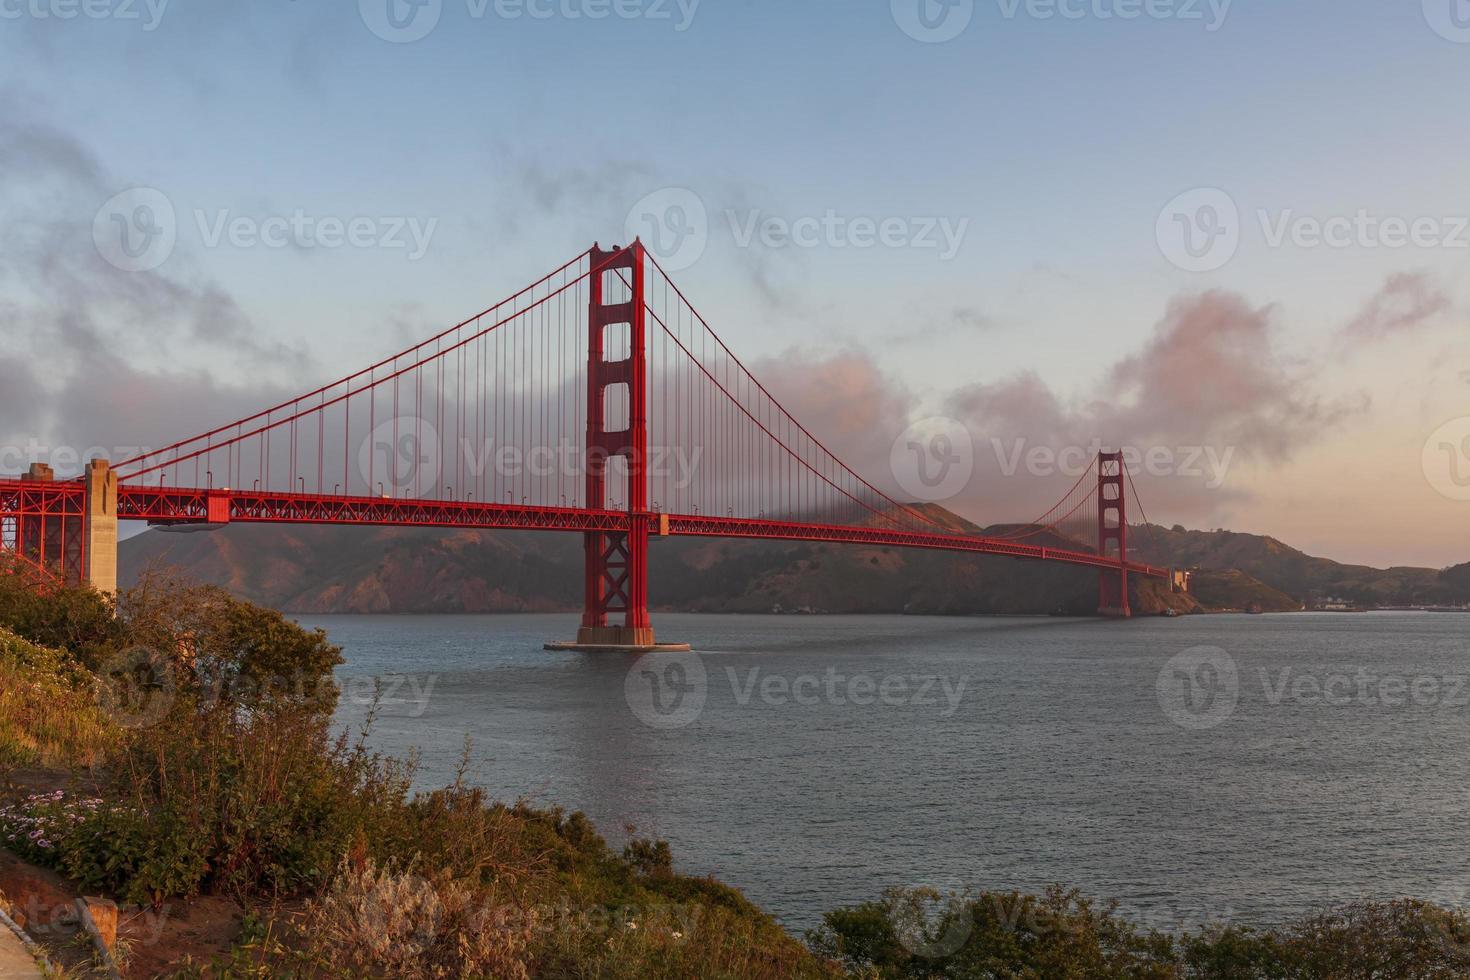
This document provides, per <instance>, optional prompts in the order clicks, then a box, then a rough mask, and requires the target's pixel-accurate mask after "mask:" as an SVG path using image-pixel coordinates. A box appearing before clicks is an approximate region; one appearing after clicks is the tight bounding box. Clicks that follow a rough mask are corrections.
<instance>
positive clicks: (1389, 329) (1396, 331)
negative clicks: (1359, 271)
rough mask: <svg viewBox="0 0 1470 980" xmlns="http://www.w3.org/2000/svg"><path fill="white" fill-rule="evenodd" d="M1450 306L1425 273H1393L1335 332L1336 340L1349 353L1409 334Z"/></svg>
mask: <svg viewBox="0 0 1470 980" xmlns="http://www.w3.org/2000/svg"><path fill="white" fill-rule="evenodd" d="M1450 305H1451V304H1450V298H1449V297H1448V296H1447V295H1445V293H1444V292H1443V291H1442V290H1441V289H1440V288H1439V287H1438V286H1437V285H1436V284H1435V283H1434V281H1433V279H1432V278H1431V277H1430V276H1429V275H1428V274H1427V273H1423V272H1399V273H1395V274H1394V275H1392V276H1389V277H1388V281H1387V282H1385V283H1384V284H1383V288H1381V289H1379V290H1378V292H1377V293H1375V294H1373V296H1372V298H1371V299H1369V300H1368V302H1367V303H1366V304H1365V305H1364V306H1363V308H1362V310H1360V311H1359V312H1358V314H1357V316H1355V317H1353V319H1352V320H1351V321H1349V322H1348V323H1347V325H1346V326H1344V327H1343V328H1342V329H1341V330H1340V331H1339V332H1338V341H1339V343H1340V344H1342V345H1344V346H1345V347H1348V348H1349V349H1350V350H1351V349H1352V348H1356V347H1357V346H1359V345H1361V344H1364V343H1369V342H1373V341H1378V340H1385V339H1388V338H1390V337H1394V336H1399V335H1402V334H1406V333H1411V332H1413V331H1415V330H1418V329H1420V328H1421V327H1423V326H1425V325H1426V324H1427V323H1428V322H1429V321H1430V320H1432V319H1433V318H1434V317H1436V316H1438V315H1439V314H1440V313H1443V312H1444V311H1446V310H1448V309H1449V308H1450Z"/></svg>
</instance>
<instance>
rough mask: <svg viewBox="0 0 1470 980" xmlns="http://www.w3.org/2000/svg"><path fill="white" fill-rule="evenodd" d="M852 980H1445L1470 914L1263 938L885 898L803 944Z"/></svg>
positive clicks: (1041, 899) (1075, 898)
mask: <svg viewBox="0 0 1470 980" xmlns="http://www.w3.org/2000/svg"><path fill="white" fill-rule="evenodd" d="M808 940H809V942H810V943H811V946H812V948H813V950H814V951H816V952H817V953H819V954H822V955H825V956H829V957H831V958H833V959H835V960H838V961H840V962H841V963H842V964H843V965H844V966H845V967H846V968H847V969H848V970H849V971H850V972H851V973H852V974H854V975H858V976H866V977H874V978H884V980H939V978H944V980H982V978H983V980H990V978H996V977H1038V978H1040V977H1047V978H1051V977H1057V978H1076V980H1089V978H1144V980H1147V978H1181V980H1183V978H1196V980H1321V978H1333V980H1338V978H1341V980H1379V978H1382V980H1390V978H1393V980H1397V978H1421V980H1440V978H1444V980H1450V978H1463V977H1467V976H1470V914H1467V913H1466V912H1465V911H1464V910H1451V909H1445V908H1441V907H1439V906H1436V905H1431V904H1429V903H1426V902H1418V901H1413V900H1409V899H1403V900H1399V901H1394V902H1381V903H1375V902H1360V903H1356V904H1352V905H1348V906H1346V907H1344V908H1341V909H1336V910H1333V911H1330V912H1326V913H1322V914H1320V915H1314V916H1309V917H1306V918H1303V919H1300V920H1298V921H1295V922H1292V923H1290V924H1288V925H1286V926H1285V927H1282V928H1280V929H1274V930H1254V929H1247V928H1240V927H1225V926H1213V927H1207V928H1205V929H1203V930H1200V931H1198V932H1196V933H1193V934H1190V935H1186V936H1173V935H1168V934H1165V933H1160V932H1157V931H1154V930H1148V929H1142V928H1140V927H1138V926H1135V925H1132V924H1130V923H1128V922H1125V921H1123V920H1122V919H1121V918H1119V917H1118V916H1117V915H1116V913H1115V909H1114V908H1113V907H1110V906H1107V907H1104V906H1099V905H1097V904H1096V903H1094V902H1091V901H1089V900H1087V899H1085V898H1083V897H1081V896H1080V895H1078V894H1077V893H1076V892H1072V891H1064V890H1063V889H1061V888H1052V889H1050V890H1048V891H1047V892H1046V893H1045V894H1044V895H1040V896H1037V895H1023V894H1019V893H1016V892H979V893H967V894H960V895H956V894H941V893H938V892H935V891H931V890H927V889H906V890H894V891H890V892H887V893H885V894H884V896H883V898H882V899H881V900H880V901H876V902H867V903H864V904H862V905H858V906H854V907H851V908H845V909H839V910H837V911H835V912H831V913H828V914H827V915H826V916H825V917H824V924H823V926H822V927H821V928H819V929H816V930H814V931H813V932H812V933H811V934H810V935H809V937H808Z"/></svg>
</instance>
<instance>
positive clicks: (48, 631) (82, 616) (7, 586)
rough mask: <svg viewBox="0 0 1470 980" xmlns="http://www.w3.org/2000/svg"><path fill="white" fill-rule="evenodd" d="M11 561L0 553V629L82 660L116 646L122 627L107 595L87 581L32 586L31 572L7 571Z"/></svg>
mask: <svg viewBox="0 0 1470 980" xmlns="http://www.w3.org/2000/svg"><path fill="white" fill-rule="evenodd" d="M11 561H14V559H12V558H8V557H6V556H0V628H3V629H7V630H9V631H11V632H13V633H15V634H16V635H17V636H20V637H23V638H24V639H27V640H30V641H31V642H32V643H37V644H40V645H41V646H44V647H54V648H59V649H64V650H68V651H70V652H71V653H72V654H74V655H75V656H76V657H78V658H79V659H80V660H81V661H82V662H83V663H86V664H88V665H90V664H92V663H94V662H96V660H97V659H99V658H100V657H101V656H103V655H104V654H105V652H106V651H108V650H110V649H113V648H115V647H116V645H117V644H118V642H119V638H120V636H121V629H122V628H121V624H119V623H118V621H117V618H116V617H115V616H114V615H113V604H112V601H111V600H109V599H108V598H107V597H106V596H104V595H103V594H102V593H100V592H98V591H96V590H95V589H92V588H90V587H87V586H68V587H65V588H54V589H46V590H38V589H37V588H36V584H35V580H34V578H32V577H31V576H29V575H25V574H11V571H12V569H10V568H9V567H5V566H6V565H7V563H9V562H11Z"/></svg>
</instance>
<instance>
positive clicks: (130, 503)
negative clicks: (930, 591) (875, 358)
mask: <svg viewBox="0 0 1470 980" xmlns="http://www.w3.org/2000/svg"><path fill="white" fill-rule="evenodd" d="M354 439H355V440H356V442H354ZM354 446H356V447H357V451H356V452H354ZM465 447H478V449H479V452H466V451H465ZM489 454H493V455H494V456H495V463H494V465H487V455H489ZM568 459H570V460H572V461H574V465H565V463H566V461H567V460H568ZM672 459H678V460H683V461H684V463H685V465H682V466H671V465H669V461H670V460H672ZM1130 496H1131V497H1132V498H1133V500H1134V502H1135V503H1136V498H1137V493H1136V488H1134V487H1133V484H1132V480H1131V477H1130V476H1129V474H1128V471H1127V467H1126V464H1125V462H1124V457H1123V454H1122V453H1119V452H1113V453H1108V452H1104V453H1100V454H1099V455H1098V456H1097V458H1096V459H1095V460H1094V461H1093V463H1092V466H1091V468H1090V469H1089V470H1088V472H1086V473H1084V474H1083V476H1082V477H1081V478H1080V479H1079V480H1078V481H1077V483H1076V484H1075V485H1074V486H1073V487H1072V489H1071V490H1070V491H1068V493H1067V494H1066V495H1065V496H1064V497H1063V498H1062V499H1061V500H1060V501H1058V502H1057V503H1056V504H1055V505H1054V506H1052V507H1051V508H1049V509H1048V510H1047V511H1046V512H1045V513H1044V514H1042V515H1041V516H1040V517H1037V518H1034V519H1032V520H1029V521H1027V522H1025V523H1022V524H1019V525H1008V526H1007V530H1005V531H1004V532H1003V533H997V534H993V535H976V534H972V533H965V531H963V530H959V529H956V527H955V525H954V524H953V523H952V522H946V521H945V520H943V519H942V518H941V517H940V516H936V515H935V514H934V513H932V512H931V511H929V510H927V509H926V508H924V507H923V506H920V505H914V504H906V503H901V502H899V501H898V500H895V499H893V498H892V497H891V496H889V495H888V494H886V493H884V492H883V491H881V490H879V489H878V488H877V487H875V486H874V485H873V484H872V483H870V482H869V481H868V480H866V479H864V478H863V477H862V476H860V475H859V474H857V473H856V472H854V471H853V470H852V469H851V468H849V467H848V466H847V465H846V464H844V463H843V462H842V461H841V460H840V459H838V457H837V456H836V455H834V454H833V453H832V452H831V451H830V450H829V449H828V448H827V446H826V445H824V444H823V443H822V441H821V440H820V439H818V438H817V437H816V436H814V435H813V434H812V433H811V432H810V431H808V430H807V429H806V428H805V427H803V425H802V424H801V422H800V421H799V420H798V419H796V418H794V417H793V416H792V415H791V413H790V412H788V411H787V410H786V409H785V408H784V407H783V406H782V405H781V403H780V402H779V401H777V399H776V398H775V397H774V396H773V395H772V394H771V393H770V392H769V391H768V390H767V389H766V388H765V387H764V386H763V385H762V384H761V383H760V381H759V380H758V379H757V378H756V377H754V376H753V375H752V374H751V372H750V371H749V370H748V369H747V368H746V366H745V365H744V364H743V363H742V362H741V361H740V359H739V358H738V357H736V356H735V354H734V353H733V352H732V351H731V350H730V348H729V347H727V346H726V344H725V342H724V341H723V340H722V339H721V338H720V336H719V335H718V334H717V333H716V332H715V331H714V330H713V328H711V327H710V325H709V324H708V323H707V322H706V321H705V319H704V318H703V317H702V316H700V314H699V312H698V311H697V310H696V309H695V307H694V306H693V304H692V303H690V301H689V300H688V298H687V297H686V296H685V295H684V294H683V293H682V292H681V291H680V290H679V288H678V287H677V286H676V285H675V284H674V283H673V281H672V280H671V279H670V278H669V276H668V275H667V274H666V273H665V272H664V270H663V269H662V268H661V267H660V266H659V264H658V261H657V259H656V258H655V257H654V256H653V255H651V254H650V253H649V252H648V250H647V249H646V248H645V247H644V246H643V244H642V243H641V242H639V241H634V242H633V243H632V244H630V245H626V246H622V247H614V248H611V249H606V250H604V249H602V248H600V247H598V246H596V245H594V246H593V247H592V248H591V249H589V250H588V251H586V252H584V253H582V254H580V255H578V256H576V257H575V258H573V259H572V260H571V261H569V262H567V263H566V264H564V265H562V266H561V267H560V268H558V269H556V270H555V271H553V272H552V273H550V274H549V275H547V276H545V277H543V278H542V279H540V280H538V281H537V282H535V283H532V284H531V285H529V286H527V287H526V288H524V289H522V290H521V291H519V292H517V293H515V294H514V295H512V296H510V297H508V298H507V299H505V300H502V301H501V302H499V303H497V304H496V305H494V306H492V307H490V308H489V309H486V310H484V311H482V312H481V313H479V314H476V315H475V316H473V317H471V318H469V319H467V320H464V321H462V322H460V323H458V324H456V325H454V326H452V327H450V328H449V329H447V330H444V331H442V332H440V333H439V334H437V335H435V336H433V337H430V338H429V339H428V340H425V341H423V342H422V343H419V344H417V345H415V346H413V347H410V348H408V349H407V350H404V351H402V352H400V353H398V354H395V355H393V356H392V357H389V358H385V359H384V360H381V361H379V362H377V363H376V364H373V365H371V366H370V367H367V368H364V369H362V370H360V371H357V372H356V373H354V374H351V375H348V376H347V377H344V378H341V379H339V380H337V381H334V382H332V383H331V384H327V385H323V386H322V387H319V388H317V389H315V390H314V391H311V392H308V393H306V394H303V395H301V396H299V397H296V398H293V399H291V400H290V401H286V402H282V403H280V404H278V405H275V406H274V407H271V408H268V409H265V410H263V411H260V412H257V413H256V414H254V415H251V416H249V417H247V418H243V419H238V420H236V421H233V422H230V423H228V424H225V425H220V426H216V427H215V428H212V429H210V430H209V431H207V432H204V433H202V434H200V435H197V436H193V437H191V438H188V439H183V440H180V441H178V442H175V443H173V444H171V445H168V446H166V447H164V448H162V449H157V450H148V451H145V452H142V453H140V454H139V455H136V456H133V457H132V458H130V459H125V460H122V461H120V462H118V463H117V464H115V465H113V464H111V463H110V462H109V461H107V460H102V459H97V460H93V461H92V462H91V463H89V464H88V466H87V467H86V469H85V471H84V473H83V475H82V476H81V477H79V478H76V479H70V480H57V479H55V478H54V477H53V475H52V473H51V472H50V470H49V468H48V467H46V466H44V465H41V464H33V465H32V467H31V470H30V472H29V473H27V474H26V475H25V476H21V477H19V478H5V479H0V551H4V552H8V553H9V554H10V555H11V556H12V561H11V563H10V565H11V567H12V568H18V569H23V570H25V573H26V574H29V575H32V576H33V577H34V578H35V579H36V582H37V584H38V586H45V585H47V584H52V585H55V584H62V583H65V584H74V583H88V584H91V585H93V586H95V587H97V588H99V589H101V590H103V591H114V590H115V589H116V586H117V539H118V534H117V531H118V522H119V521H145V522H148V523H149V524H153V525H162V526H167V527H181V526H183V527H187V526H203V527H217V526H222V525H226V524H233V523H277V524H361V525H399V526H415V527H453V528H518V529H527V530H539V531H562V532H571V533H578V534H581V535H582V537H583V546H584V552H585V583H584V597H585V598H584V607H583V612H582V622H581V627H580V629H579V631H578V634H577V638H576V642H575V643H568V644H565V645H566V646H569V647H573V648H585V649H650V648H654V647H655V646H656V644H655V639H654V630H653V624H652V622H651V619H650V616H649V594H648V559H649V543H650V541H651V540H656V539H658V538H660V537H668V536H676V535H693V536H704V537H725V538H747V539H748V538H769V539H781V540H791V541H812V542H831V543H839V544H844V543H845V544H861V545H880V546H886V547H896V548H925V549H934V550H941V551H952V552H963V553H970V554H983V555H998V556H1005V557H1010V558H1015V559H1022V560H1034V561H1045V562H1060V563H1063V564H1068V565H1074V566H1082V567H1087V568H1094V569H1096V570H1097V572H1098V579H1099V589H1098V591H1099V599H1098V611H1099V613H1100V614H1102V615H1106V616H1117V617H1126V616H1128V615H1130V608H1129V599H1128V577H1129V575H1130V574H1132V575H1139V576H1145V577H1151V578H1167V577H1168V576H1169V572H1168V570H1167V569H1162V568H1156V567H1153V566H1151V565H1146V564H1140V563H1135V562H1131V561H1130V560H1129V558H1128V513H1129V510H1130V508H1129V499H1130ZM1059 541H1060V542H1061V543H1062V544H1063V546H1062V547H1058V546H1056V545H1057V543H1058V542H1059Z"/></svg>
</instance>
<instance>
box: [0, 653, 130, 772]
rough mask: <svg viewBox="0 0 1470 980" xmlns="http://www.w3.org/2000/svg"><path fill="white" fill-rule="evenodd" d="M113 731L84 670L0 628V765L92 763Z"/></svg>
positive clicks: (111, 739)
mask: <svg viewBox="0 0 1470 980" xmlns="http://www.w3.org/2000/svg"><path fill="white" fill-rule="evenodd" d="M117 736H118V732H117V729H116V727H115V726H114V725H113V724H112V722H111V721H110V719H109V718H108V716H107V714H106V713H105V712H104V711H103V710H102V709H101V708H100V707H99V706H98V704H97V698H96V693H95V688H94V682H93V680H92V678H91V675H90V674H89V673H88V672H87V671H86V670H85V669H83V668H82V667H81V666H80V665H79V664H77V663H76V662H75V661H73V660H72V659H71V657H70V656H69V655H68V654H66V653H63V652H61V651H58V650H50V649H47V648H45V647H40V646H37V645H35V644H33V643H30V642H27V641H26V640H23V639H21V638H19V637H17V636H15V635H14V634H13V633H10V632H8V631H5V630H0V766H45V767H48V768H69V767H75V766H82V767H91V766H95V765H96V764H97V763H98V762H100V761H101V760H102V758H103V756H104V755H105V754H106V753H107V751H108V749H109V748H110V747H112V746H114V745H116V744H117Z"/></svg>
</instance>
